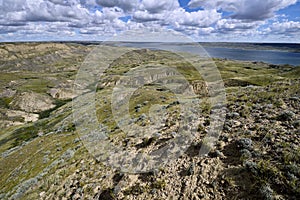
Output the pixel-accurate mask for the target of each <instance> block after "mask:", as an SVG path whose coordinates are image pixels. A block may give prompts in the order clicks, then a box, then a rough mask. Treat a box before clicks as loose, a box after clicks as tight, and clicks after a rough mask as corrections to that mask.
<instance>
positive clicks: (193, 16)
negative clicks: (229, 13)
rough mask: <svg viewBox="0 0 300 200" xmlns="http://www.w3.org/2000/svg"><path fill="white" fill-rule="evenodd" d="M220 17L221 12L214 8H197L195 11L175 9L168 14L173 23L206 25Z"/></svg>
mask: <svg viewBox="0 0 300 200" xmlns="http://www.w3.org/2000/svg"><path fill="white" fill-rule="evenodd" d="M219 19H221V14H220V13H218V12H217V11H216V10H199V11H197V12H186V11H185V10H184V9H182V8H181V9H177V10H175V11H174V12H172V13H171V14H170V16H169V20H170V21H172V22H173V23H174V24H175V25H184V26H196V27H208V26H210V25H212V24H214V23H216V22H217V21H218V20H219Z"/></svg>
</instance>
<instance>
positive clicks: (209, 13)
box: [0, 0, 300, 40]
mask: <svg viewBox="0 0 300 200" xmlns="http://www.w3.org/2000/svg"><path fill="white" fill-rule="evenodd" d="M296 1H297V0H265V1H259V0H251V1H249V0H191V1H190V3H189V6H190V7H191V8H201V9H196V11H190V10H189V9H186V8H182V7H180V4H179V1H177V0H0V38H2V39H3V38H22V36H23V37H24V38H25V39H26V38H30V37H32V38H37V37H40V38H45V37H46V38H47V37H49V38H59V37H61V39H62V40H64V38H65V37H67V38H70V37H77V38H86V39H91V38H97V37H98V36H109V35H114V34H117V33H120V32H122V31H126V30H131V29H135V28H141V29H143V28H145V27H151V28H153V29H155V28H161V27H165V28H168V29H174V30H177V31H179V32H182V33H185V34H187V35H190V36H195V38H197V37H198V38H201V37H202V36H203V37H202V38H204V37H207V36H208V35H209V36H211V37H214V38H218V37H221V36H224V37H227V38H229V37H230V38H236V37H240V36H241V35H245V37H246V36H247V35H255V34H256V35H259V34H260V35H264V34H277V35H280V34H281V35H284V34H290V35H294V36H295V37H297V36H296V35H297V34H299V29H300V28H299V23H300V22H297V21H298V20H297V19H294V21H292V20H291V19H290V21H288V17H286V16H283V15H278V13H277V11H278V10H280V9H283V8H286V7H288V6H289V5H292V4H294V3H296ZM224 13H225V14H226V15H225V14H224ZM281 14H282V13H281ZM283 19H284V20H285V21H284V20H283ZM280 21H281V22H280ZM282 21H283V22H282Z"/></svg>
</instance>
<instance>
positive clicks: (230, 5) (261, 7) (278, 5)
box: [189, 0, 297, 21]
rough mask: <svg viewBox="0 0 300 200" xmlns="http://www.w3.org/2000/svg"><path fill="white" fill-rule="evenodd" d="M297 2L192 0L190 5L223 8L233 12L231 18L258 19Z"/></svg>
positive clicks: (283, 0)
mask: <svg viewBox="0 0 300 200" xmlns="http://www.w3.org/2000/svg"><path fill="white" fill-rule="evenodd" d="M296 2H297V0H263V1H261V0H251V1H249V0H216V1H207V0H191V2H190V3H189V5H190V6H191V7H203V8H205V9H212V8H214V9H222V10H223V11H227V12H232V15H231V18H234V19H248V20H253V21H257V20H264V19H268V18H271V17H273V16H274V13H275V12H276V11H278V10H280V9H283V8H286V7H287V6H290V5H292V4H295V3H296Z"/></svg>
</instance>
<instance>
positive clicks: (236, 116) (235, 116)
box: [227, 112, 240, 118]
mask: <svg viewBox="0 0 300 200" xmlns="http://www.w3.org/2000/svg"><path fill="white" fill-rule="evenodd" d="M227 117H228V118H239V117H240V114H239V113H237V112H232V113H228V114H227Z"/></svg>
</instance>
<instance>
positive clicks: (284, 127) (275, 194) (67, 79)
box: [0, 43, 300, 199]
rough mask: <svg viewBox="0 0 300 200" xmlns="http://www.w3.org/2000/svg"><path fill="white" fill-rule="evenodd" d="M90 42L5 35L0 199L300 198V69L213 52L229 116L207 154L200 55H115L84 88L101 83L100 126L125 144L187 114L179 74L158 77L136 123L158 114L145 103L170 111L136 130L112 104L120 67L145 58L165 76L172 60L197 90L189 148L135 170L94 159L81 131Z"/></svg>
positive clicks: (140, 99) (140, 101) (153, 143)
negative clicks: (19, 39)
mask: <svg viewBox="0 0 300 200" xmlns="http://www.w3.org/2000/svg"><path fill="white" fill-rule="evenodd" d="M94 48H95V46H93V45H80V44H72V43H67V44H63V43H20V44H1V45H0V57H1V59H0V70H1V74H0V77H1V78H0V126H1V130H0V153H1V158H0V176H1V179H0V199H19V198H20V199H299V198H300V190H299V188H300V181H299V179H300V135H299V134H300V132H299V131H300V88H299V85H300V80H299V72H300V70H299V68H295V67H291V66H275V65H269V64H266V63H259V62H238V61H230V60H221V59H216V60H214V62H215V64H216V66H217V67H218V70H219V71H220V74H221V76H222V79H223V82H224V84H225V89H226V118H225V123H224V126H222V132H221V134H220V137H218V141H217V142H216V144H215V146H214V148H213V149H212V150H211V151H210V153H209V154H208V155H201V156H199V150H200V148H201V146H202V145H205V142H203V138H205V136H206V135H207V134H208V130H209V127H210V123H211V118H210V115H211V110H212V109H213V108H212V104H211V101H210V96H209V91H208V87H207V83H206V82H205V78H204V79H203V77H202V76H201V75H199V73H198V72H197V70H196V69H195V68H194V67H193V64H195V63H188V62H187V61H186V60H184V59H183V58H182V57H179V56H178V55H176V54H173V53H170V52H166V51H154V50H132V51H130V52H129V53H126V54H124V55H122V56H121V57H119V58H118V59H116V60H114V61H113V62H111V63H110V66H109V68H108V69H107V70H105V72H104V73H103V74H102V76H101V79H99V81H98V82H97V83H94V84H93V85H88V86H87V87H86V88H85V89H86V90H84V91H83V92H82V94H83V95H89V94H90V93H95V100H96V105H95V108H96V116H97V120H98V122H99V123H101V130H102V131H103V130H104V131H105V132H106V133H107V134H108V136H109V137H108V138H106V140H107V141H109V142H110V143H112V144H114V145H116V147H118V148H119V149H122V148H123V149H124V150H126V151H130V152H132V154H133V153H136V152H152V151H154V150H155V149H157V148H160V147H164V145H168V144H169V143H168V142H169V141H171V140H172V139H173V138H176V134H180V132H179V131H178V130H179V129H178V127H179V122H180V119H181V118H182V117H183V116H181V114H180V102H178V99H177V96H176V95H174V91H177V90H179V91H181V90H185V89H187V87H184V88H183V87H182V85H180V84H179V83H181V79H182V78H181V77H180V76H179V75H178V76H175V77H176V79H175V81H174V80H172V81H171V80H167V81H165V82H164V84H166V85H167V86H168V87H162V86H161V84H158V83H157V82H156V83H153V84H145V85H143V87H141V88H139V89H137V90H136V91H135V92H134V93H133V95H132V96H131V98H130V102H129V114H130V116H131V119H132V121H131V122H130V123H132V124H136V125H138V126H140V127H141V130H142V127H146V126H147V125H150V124H151V123H153V122H157V121H158V122H160V121H159V119H157V118H156V117H157V116H158V117H159V115H158V114H157V115H150V114H149V111H151V112H150V113H155V112H157V113H160V112H163V113H165V116H164V117H165V121H162V122H161V123H159V124H157V128H156V129H155V130H154V131H153V132H154V134H153V135H141V137H138V138H136V137H130V136H128V135H126V133H124V130H122V129H121V128H120V127H119V125H118V124H117V123H116V121H115V118H114V116H113V113H112V111H111V105H112V103H111V101H112V99H111V94H112V92H113V89H114V88H115V86H116V85H117V84H120V83H126V80H127V81H128V79H126V75H124V74H126V73H127V72H129V71H130V70H132V69H137V70H138V69H139V67H142V68H143V69H151V70H152V71H155V72H157V73H158V74H160V77H168V76H169V75H170V73H171V72H170V71H167V72H165V73H163V72H164V71H163V70H161V69H162V67H163V66H169V67H171V68H172V69H174V70H176V71H177V72H179V73H180V74H181V75H182V76H183V77H184V78H185V79H186V80H187V81H188V83H189V85H190V89H192V90H193V91H194V93H195V95H196V97H197V98H199V99H201V102H200V103H199V105H196V106H198V107H199V108H200V109H201V114H199V115H198V118H197V121H198V124H197V130H196V134H195V137H194V138H193V141H192V142H191V145H190V146H189V148H188V149H187V151H185V153H184V154H183V155H181V156H180V157H178V158H176V159H174V160H171V161H170V162H168V163H167V164H166V165H163V166H162V167H160V168H159V169H157V170H155V171H153V172H148V173H136V174H132V173H124V172H122V171H120V170H118V169H117V168H112V167H111V166H109V165H107V164H106V163H103V162H99V161H98V160H97V159H95V157H94V155H91V154H90V153H89V152H88V149H86V145H85V143H83V141H82V140H81V139H80V136H82V133H80V132H78V131H82V129H80V130H78V129H77V127H78V126H76V125H75V124H74V119H73V115H72V114H73V110H72V109H73V108H74V107H72V98H73V99H77V98H78V97H77V95H78V93H76V91H74V90H73V88H74V81H75V79H76V76H77V73H78V70H79V68H80V66H82V62H83V61H84V59H85V58H86V56H87V55H88V54H89V53H90V52H91V50H93V49H94ZM112 52H113V51H112ZM195 62H196V61H195ZM209 62H211V63H212V61H211V60H210V61H209ZM144 72H145V71H144ZM157 73H156V74H157ZM171 75H174V74H171ZM175 75H176V74H175ZM124 77H125V78H124ZM145 77H148V79H145V80H144V81H145V82H146V83H148V82H149V83H150V82H153V81H154V82H155V80H158V77H157V76H154V75H153V76H151V74H150V75H148V76H145ZM122 81H123V82H122ZM129 81H130V80H129ZM147 81H148V82H147ZM170 88H171V89H170ZM172 89H173V90H172ZM192 97H193V98H194V97H195V96H192V95H191V97H190V99H191V98H192ZM87 99H88V98H87ZM155 105H163V106H159V107H155ZM84 114H85V113H82V117H83V118H82V119H84ZM75 121H76V119H75ZM163 122H164V123H163ZM139 134H141V133H139Z"/></svg>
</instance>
